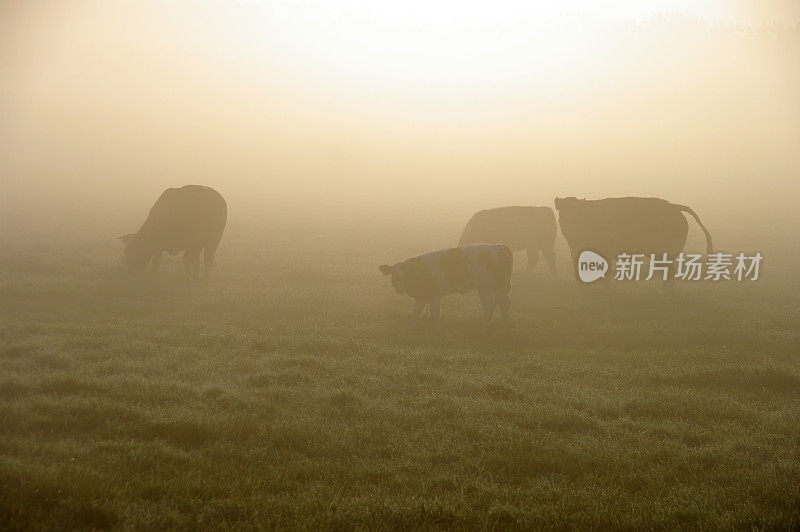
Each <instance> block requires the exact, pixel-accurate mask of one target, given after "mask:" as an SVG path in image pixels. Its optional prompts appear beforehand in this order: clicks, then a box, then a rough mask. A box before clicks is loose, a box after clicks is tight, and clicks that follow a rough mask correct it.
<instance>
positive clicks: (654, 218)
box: [555, 197, 713, 279]
mask: <svg viewBox="0 0 800 532" xmlns="http://www.w3.org/2000/svg"><path fill="white" fill-rule="evenodd" d="M555 206H556V210H558V221H559V225H560V226H561V234H563V235H564V238H565V239H566V240H567V243H568V244H569V248H570V252H571V254H572V262H573V264H577V262H578V256H579V255H580V253H581V252H582V251H584V250H587V249H588V250H592V251H595V252H597V253H599V254H600V255H602V256H603V257H605V258H606V260H608V261H609V263H613V261H614V259H615V258H616V257H617V256H618V255H619V254H620V253H630V254H633V253H642V254H645V256H646V258H649V255H650V254H655V255H656V256H657V257H658V258H661V257H662V254H664V253H666V254H667V257H668V258H672V257H674V256H676V255H677V254H678V253H680V252H681V251H682V250H683V247H684V245H685V244H686V236H687V235H688V233H689V224H688V222H687V221H686V218H685V217H684V215H683V213H684V212H686V213H689V214H691V215H692V217H693V218H694V219H695V220H696V221H697V224H698V225H699V226H700V229H702V230H703V232H704V233H705V235H706V251H707V253H709V254H710V253H712V250H713V247H712V243H711V234H710V233H709V232H708V229H706V227H705V226H704V225H703V222H701V221H700V218H699V217H698V216H697V214H696V213H695V212H694V211H693V210H692V209H690V208H689V207H686V206H685V205H677V204H675V203H670V202H669V201H666V200H663V199H660V198H634V197H626V198H606V199H601V200H586V199H577V198H574V197H569V198H556V199H555ZM671 278H672V276H670V279H671ZM607 279H610V277H607Z"/></svg>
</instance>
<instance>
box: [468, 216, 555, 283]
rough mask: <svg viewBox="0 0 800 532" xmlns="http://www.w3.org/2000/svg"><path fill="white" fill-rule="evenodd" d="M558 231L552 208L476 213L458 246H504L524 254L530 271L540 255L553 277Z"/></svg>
mask: <svg viewBox="0 0 800 532" xmlns="http://www.w3.org/2000/svg"><path fill="white" fill-rule="evenodd" d="M557 234H558V229H557V226H556V217H555V215H554V214H553V209H551V208H550V207H498V208H496V209H488V210H484V211H478V212H476V213H475V214H474V215H473V216H472V218H470V220H469V222H467V225H466V227H465V228H464V232H463V233H462V234H461V240H459V242H458V245H459V246H466V245H469V244H478V243H481V242H482V243H485V244H505V245H506V246H508V247H509V248H510V249H511V251H515V252H516V251H521V250H523V249H524V250H525V252H526V254H527V255H528V271H531V270H533V269H534V268H535V267H536V263H537V262H539V253H540V252H541V254H542V256H543V257H544V259H545V260H546V261H547V266H548V269H549V270H550V276H551V277H555V276H556V255H555V253H554V252H553V246H554V245H555V241H556V235H557Z"/></svg>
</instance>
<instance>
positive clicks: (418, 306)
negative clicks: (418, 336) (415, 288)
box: [414, 299, 427, 327]
mask: <svg viewBox="0 0 800 532" xmlns="http://www.w3.org/2000/svg"><path fill="white" fill-rule="evenodd" d="M426 306H427V303H425V302H424V301H419V300H417V299H415V300H414V327H419V323H420V320H422V313H423V312H425V307H426Z"/></svg>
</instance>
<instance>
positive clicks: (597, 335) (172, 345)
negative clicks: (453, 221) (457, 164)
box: [0, 228, 800, 529]
mask: <svg viewBox="0 0 800 532" xmlns="http://www.w3.org/2000/svg"><path fill="white" fill-rule="evenodd" d="M341 234H346V235H347V236H341ZM447 243H448V242H443V241H442V239H441V238H439V236H437V235H435V234H434V235H431V234H429V233H426V232H425V231H423V230H419V231H417V232H407V233H405V234H401V233H400V232H399V231H398V232H396V233H389V234H388V235H387V234H385V233H383V232H382V231H381V230H380V228H372V229H369V230H367V229H363V230H356V229H354V228H349V229H348V230H347V231H341V233H337V231H335V230H333V229H329V230H328V231H327V232H326V231H321V232H314V231H310V230H309V231H302V230H297V231H295V232H280V233H278V232H274V233H264V234H257V233H253V234H249V233H248V234H247V235H246V236H241V234H240V233H237V231H236V230H235V228H229V231H228V235H227V236H226V238H225V240H223V246H222V248H221V249H220V252H219V254H218V259H217V269H216V271H215V272H214V275H213V277H212V279H211V280H210V281H209V282H207V283H192V282H189V281H187V280H185V279H184V277H183V275H182V273H181V272H180V269H179V266H178V264H179V262H178V260H177V259H171V260H166V261H165V264H164V265H162V266H163V268H164V271H163V272H161V273H160V274H158V275H155V276H153V275H145V276H143V277H133V276H130V275H128V274H126V273H125V272H123V271H122V270H121V266H120V265H119V263H118V262H117V259H118V257H119V256H120V254H121V246H120V245H119V243H117V242H115V241H113V239H111V238H108V237H106V236H103V237H101V236H98V237H96V238H93V237H92V238H90V237H85V238H77V237H75V238H73V239H71V240H70V239H64V238H55V237H54V238H51V239H49V240H48V239H42V238H39V239H28V238H25V239H22V238H17V239H14V238H10V237H8V238H5V240H4V241H3V247H2V256H1V257H0V268H1V272H2V278H1V282H2V285H0V286H1V289H2V292H0V298H2V299H0V319H1V323H0V331H1V334H2V336H1V337H0V340H1V342H2V343H1V344H0V528H12V529H14V528H117V527H125V528H137V529H153V528H165V527H170V528H172V527H175V528H207V527H211V528H231V527H240V528H251V527H303V528H316V527H324V528H350V527H363V528H373V527H375V528H406V527H425V528H428V527H431V528H438V527H468V528H483V527H486V528H509V527H547V528H551V527H558V528H561V527H564V528H573V527H575V528H585V527H597V528H607V527H622V528H675V527H691V528H696V527H700V528H729V527H734V528H751V527H765V528H773V527H775V528H796V527H799V526H800V430H799V429H798V427H800V362H799V360H798V354H799V353H800V341H798V337H799V336H800V334H799V331H798V324H800V285H799V284H798V276H797V275H796V272H797V266H796V259H798V258H800V253H798V250H797V249H796V244H793V245H795V248H793V249H789V250H786V249H783V250H780V248H778V247H775V249H779V250H780V251H775V252H773V253H772V254H769V253H768V252H767V251H766V250H762V252H763V253H764V254H765V256H766V258H765V263H764V272H763V279H762V280H760V281H758V282H755V283H741V284H737V283H722V284H714V283H710V282H708V283H699V284H693V285H687V284H686V283H683V284H680V283H679V284H678V286H677V287H676V289H675V290H672V291H665V290H663V289H662V288H661V287H660V286H658V285H648V284H644V283H643V284H640V285H636V286H632V285H630V284H628V285H625V286H619V285H617V286H615V287H613V288H611V289H610V290H604V289H602V288H594V287H591V288H586V287H579V286H577V284H576V282H575V281H574V280H572V278H571V277H570V275H569V272H568V271H567V269H568V267H567V264H566V260H565V258H564V256H563V249H562V250H561V253H562V256H561V257H560V258H561V266H562V271H563V275H562V278H561V279H560V280H558V281H557V282H554V283H551V282H550V281H549V280H548V279H547V277H546V275H545V274H544V273H543V271H542V266H541V265H540V267H539V268H537V270H536V271H535V272H534V273H526V272H524V271H521V268H520V266H521V265H524V257H517V258H518V260H519V263H520V264H519V265H518V266H517V269H518V271H517V272H516V274H515V277H514V289H513V294H512V321H511V323H510V324H509V325H508V326H507V327H505V328H502V327H496V328H495V329H494V330H493V331H492V333H491V334H489V335H488V336H482V335H481V334H480V333H479V328H480V327H479V323H480V316H479V312H478V308H479V307H478V304H477V296H476V295H475V294H470V295H468V296H451V297H450V298H448V299H446V300H445V305H444V318H443V321H442V332H441V333H440V334H438V335H437V334H434V333H433V332H432V331H430V330H429V329H428V328H426V327H423V328H422V330H420V331H414V330H412V328H411V316H410V310H411V301H410V300H409V299H407V298H405V297H404V296H399V295H397V294H394V293H393V291H392V290H391V288H390V286H389V283H388V281H387V280H386V279H385V278H383V277H382V276H381V275H380V273H379V272H378V271H377V268H376V266H377V265H378V264H380V263H383V262H392V261H397V260H400V259H403V258H406V257H408V256H410V255H412V254H414V253H417V252H420V251H423V250H426V249H431V248H437V247H443V246H445V245H446V244H447ZM559 245H560V246H562V248H563V241H560V243H559ZM731 247H733V248H734V249H735V246H731ZM737 250H738V249H737Z"/></svg>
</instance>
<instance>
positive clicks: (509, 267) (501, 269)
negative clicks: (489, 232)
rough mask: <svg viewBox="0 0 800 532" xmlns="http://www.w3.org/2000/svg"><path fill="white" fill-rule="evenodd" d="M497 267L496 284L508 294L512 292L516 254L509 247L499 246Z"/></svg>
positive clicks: (495, 273)
mask: <svg viewBox="0 0 800 532" xmlns="http://www.w3.org/2000/svg"><path fill="white" fill-rule="evenodd" d="M497 258H498V260H497V266H496V267H495V270H494V279H495V282H496V283H497V284H498V285H499V286H501V287H502V288H503V289H504V290H505V291H506V293H510V292H511V272H512V271H514V254H513V253H511V249H510V248H509V247H508V246H497Z"/></svg>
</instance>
